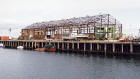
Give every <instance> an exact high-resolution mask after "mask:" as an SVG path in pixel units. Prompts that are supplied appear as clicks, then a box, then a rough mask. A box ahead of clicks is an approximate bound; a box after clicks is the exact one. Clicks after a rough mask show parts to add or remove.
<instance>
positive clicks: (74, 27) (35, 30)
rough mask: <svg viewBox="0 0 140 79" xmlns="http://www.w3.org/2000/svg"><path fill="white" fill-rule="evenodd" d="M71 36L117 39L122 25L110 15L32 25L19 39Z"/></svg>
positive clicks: (25, 29) (24, 30) (120, 34)
mask: <svg viewBox="0 0 140 79" xmlns="http://www.w3.org/2000/svg"><path fill="white" fill-rule="evenodd" d="M72 34H73V35H79V34H85V35H87V36H88V37H89V38H90V39H109V38H111V39H119V38H120V37H121V36H122V24H121V23H120V22H119V21H118V20H116V19H115V18H114V17H113V16H111V15H110V14H102V15H95V16H86V17H79V18H71V19H64V20H57V21H49V22H41V23H34V24H32V25H30V26H27V27H26V28H24V29H22V34H21V36H20V39H21V40H31V39H34V40H44V39H62V37H64V36H70V35H72Z"/></svg>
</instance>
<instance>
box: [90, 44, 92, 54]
mask: <svg viewBox="0 0 140 79" xmlns="http://www.w3.org/2000/svg"><path fill="white" fill-rule="evenodd" d="M90 51H91V52H92V43H90Z"/></svg>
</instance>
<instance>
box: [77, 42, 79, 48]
mask: <svg viewBox="0 0 140 79" xmlns="http://www.w3.org/2000/svg"><path fill="white" fill-rule="evenodd" d="M77 50H79V42H78V43H77Z"/></svg>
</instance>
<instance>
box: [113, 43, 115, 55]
mask: <svg viewBox="0 0 140 79" xmlns="http://www.w3.org/2000/svg"><path fill="white" fill-rule="evenodd" d="M113 53H115V44H114V43H113Z"/></svg>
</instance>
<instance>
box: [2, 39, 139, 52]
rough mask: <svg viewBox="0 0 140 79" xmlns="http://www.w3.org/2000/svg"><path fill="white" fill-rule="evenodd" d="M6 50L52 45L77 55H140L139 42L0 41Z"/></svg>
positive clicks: (32, 48)
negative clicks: (18, 47)
mask: <svg viewBox="0 0 140 79" xmlns="http://www.w3.org/2000/svg"><path fill="white" fill-rule="evenodd" d="M0 43H3V44H4V46H5V47H6V48H17V46H24V48H25V49H31V50H34V49H35V48H41V47H44V46H45V44H49V43H51V44H53V45H54V46H55V47H56V49H57V51H62V52H63V51H65V52H77V53H79V52H80V53H91V54H92V53H102V54H108V53H110V54H140V43H139V42H107V41H105V42H104V41H98V42H97V41H35V40H34V41H32V40H26V41H25V40H24V41H23V40H8V41H0Z"/></svg>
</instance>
